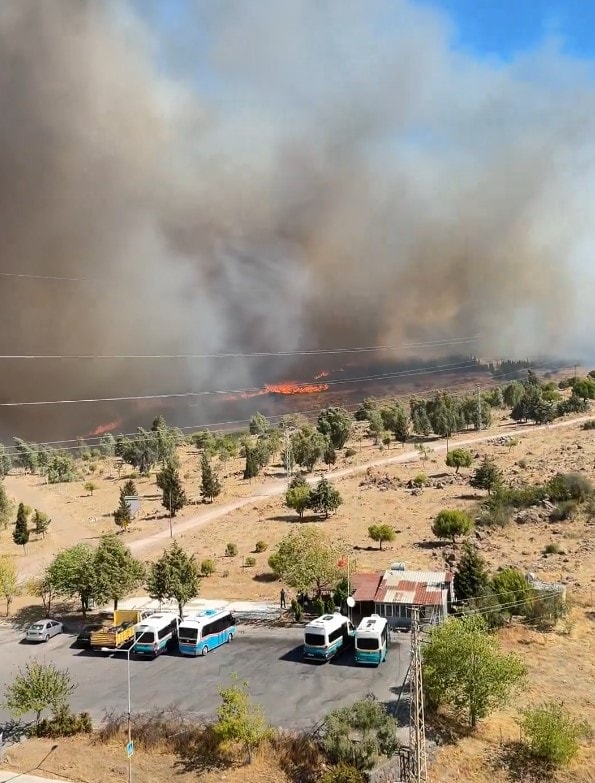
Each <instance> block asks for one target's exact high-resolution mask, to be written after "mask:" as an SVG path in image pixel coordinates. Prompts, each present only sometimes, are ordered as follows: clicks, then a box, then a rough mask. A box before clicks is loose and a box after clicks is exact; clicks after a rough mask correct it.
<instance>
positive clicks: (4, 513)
mask: <svg viewBox="0 0 595 783" xmlns="http://www.w3.org/2000/svg"><path fill="white" fill-rule="evenodd" d="M12 514H13V506H12V503H11V501H10V499H9V497H8V495H7V494H6V490H5V489H4V487H3V486H2V484H1V483H0V530H5V529H6V528H7V527H8V523H9V522H10V520H11V519H12Z"/></svg>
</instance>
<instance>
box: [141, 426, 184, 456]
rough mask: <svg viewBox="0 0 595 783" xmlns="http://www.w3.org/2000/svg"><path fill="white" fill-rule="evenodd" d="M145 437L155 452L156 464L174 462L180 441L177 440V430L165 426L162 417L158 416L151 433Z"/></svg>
mask: <svg viewBox="0 0 595 783" xmlns="http://www.w3.org/2000/svg"><path fill="white" fill-rule="evenodd" d="M147 435H148V438H149V441H150V444H151V446H152V448H153V449H154V451H155V456H156V458H157V462H159V463H161V465H167V464H168V463H175V462H176V459H177V457H176V448H177V446H178V445H179V443H181V442H182V439H178V431H177V430H175V429H174V428H173V427H168V426H167V422H166V421H165V419H164V418H163V416H158V417H157V418H156V419H155V420H154V421H153V424H152V425H151V433H147ZM151 436H152V437H151Z"/></svg>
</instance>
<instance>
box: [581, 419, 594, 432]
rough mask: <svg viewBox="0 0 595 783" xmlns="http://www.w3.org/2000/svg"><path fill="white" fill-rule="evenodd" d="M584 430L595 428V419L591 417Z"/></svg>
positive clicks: (584, 425)
mask: <svg viewBox="0 0 595 783" xmlns="http://www.w3.org/2000/svg"><path fill="white" fill-rule="evenodd" d="M583 429H584V430H595V419H589V421H586V422H585V423H584V424H583Z"/></svg>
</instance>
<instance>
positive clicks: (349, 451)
mask: <svg viewBox="0 0 595 783" xmlns="http://www.w3.org/2000/svg"><path fill="white" fill-rule="evenodd" d="M356 454H357V451H356V450H355V449H352V448H348V449H345V456H346V457H355V455H356Z"/></svg>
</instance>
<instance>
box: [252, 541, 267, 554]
mask: <svg viewBox="0 0 595 783" xmlns="http://www.w3.org/2000/svg"><path fill="white" fill-rule="evenodd" d="M268 546H269V545H268V544H267V542H266V541H257V542H256V546H255V547H254V551H255V552H258V553H259V554H260V552H266V551H267V549H268Z"/></svg>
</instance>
